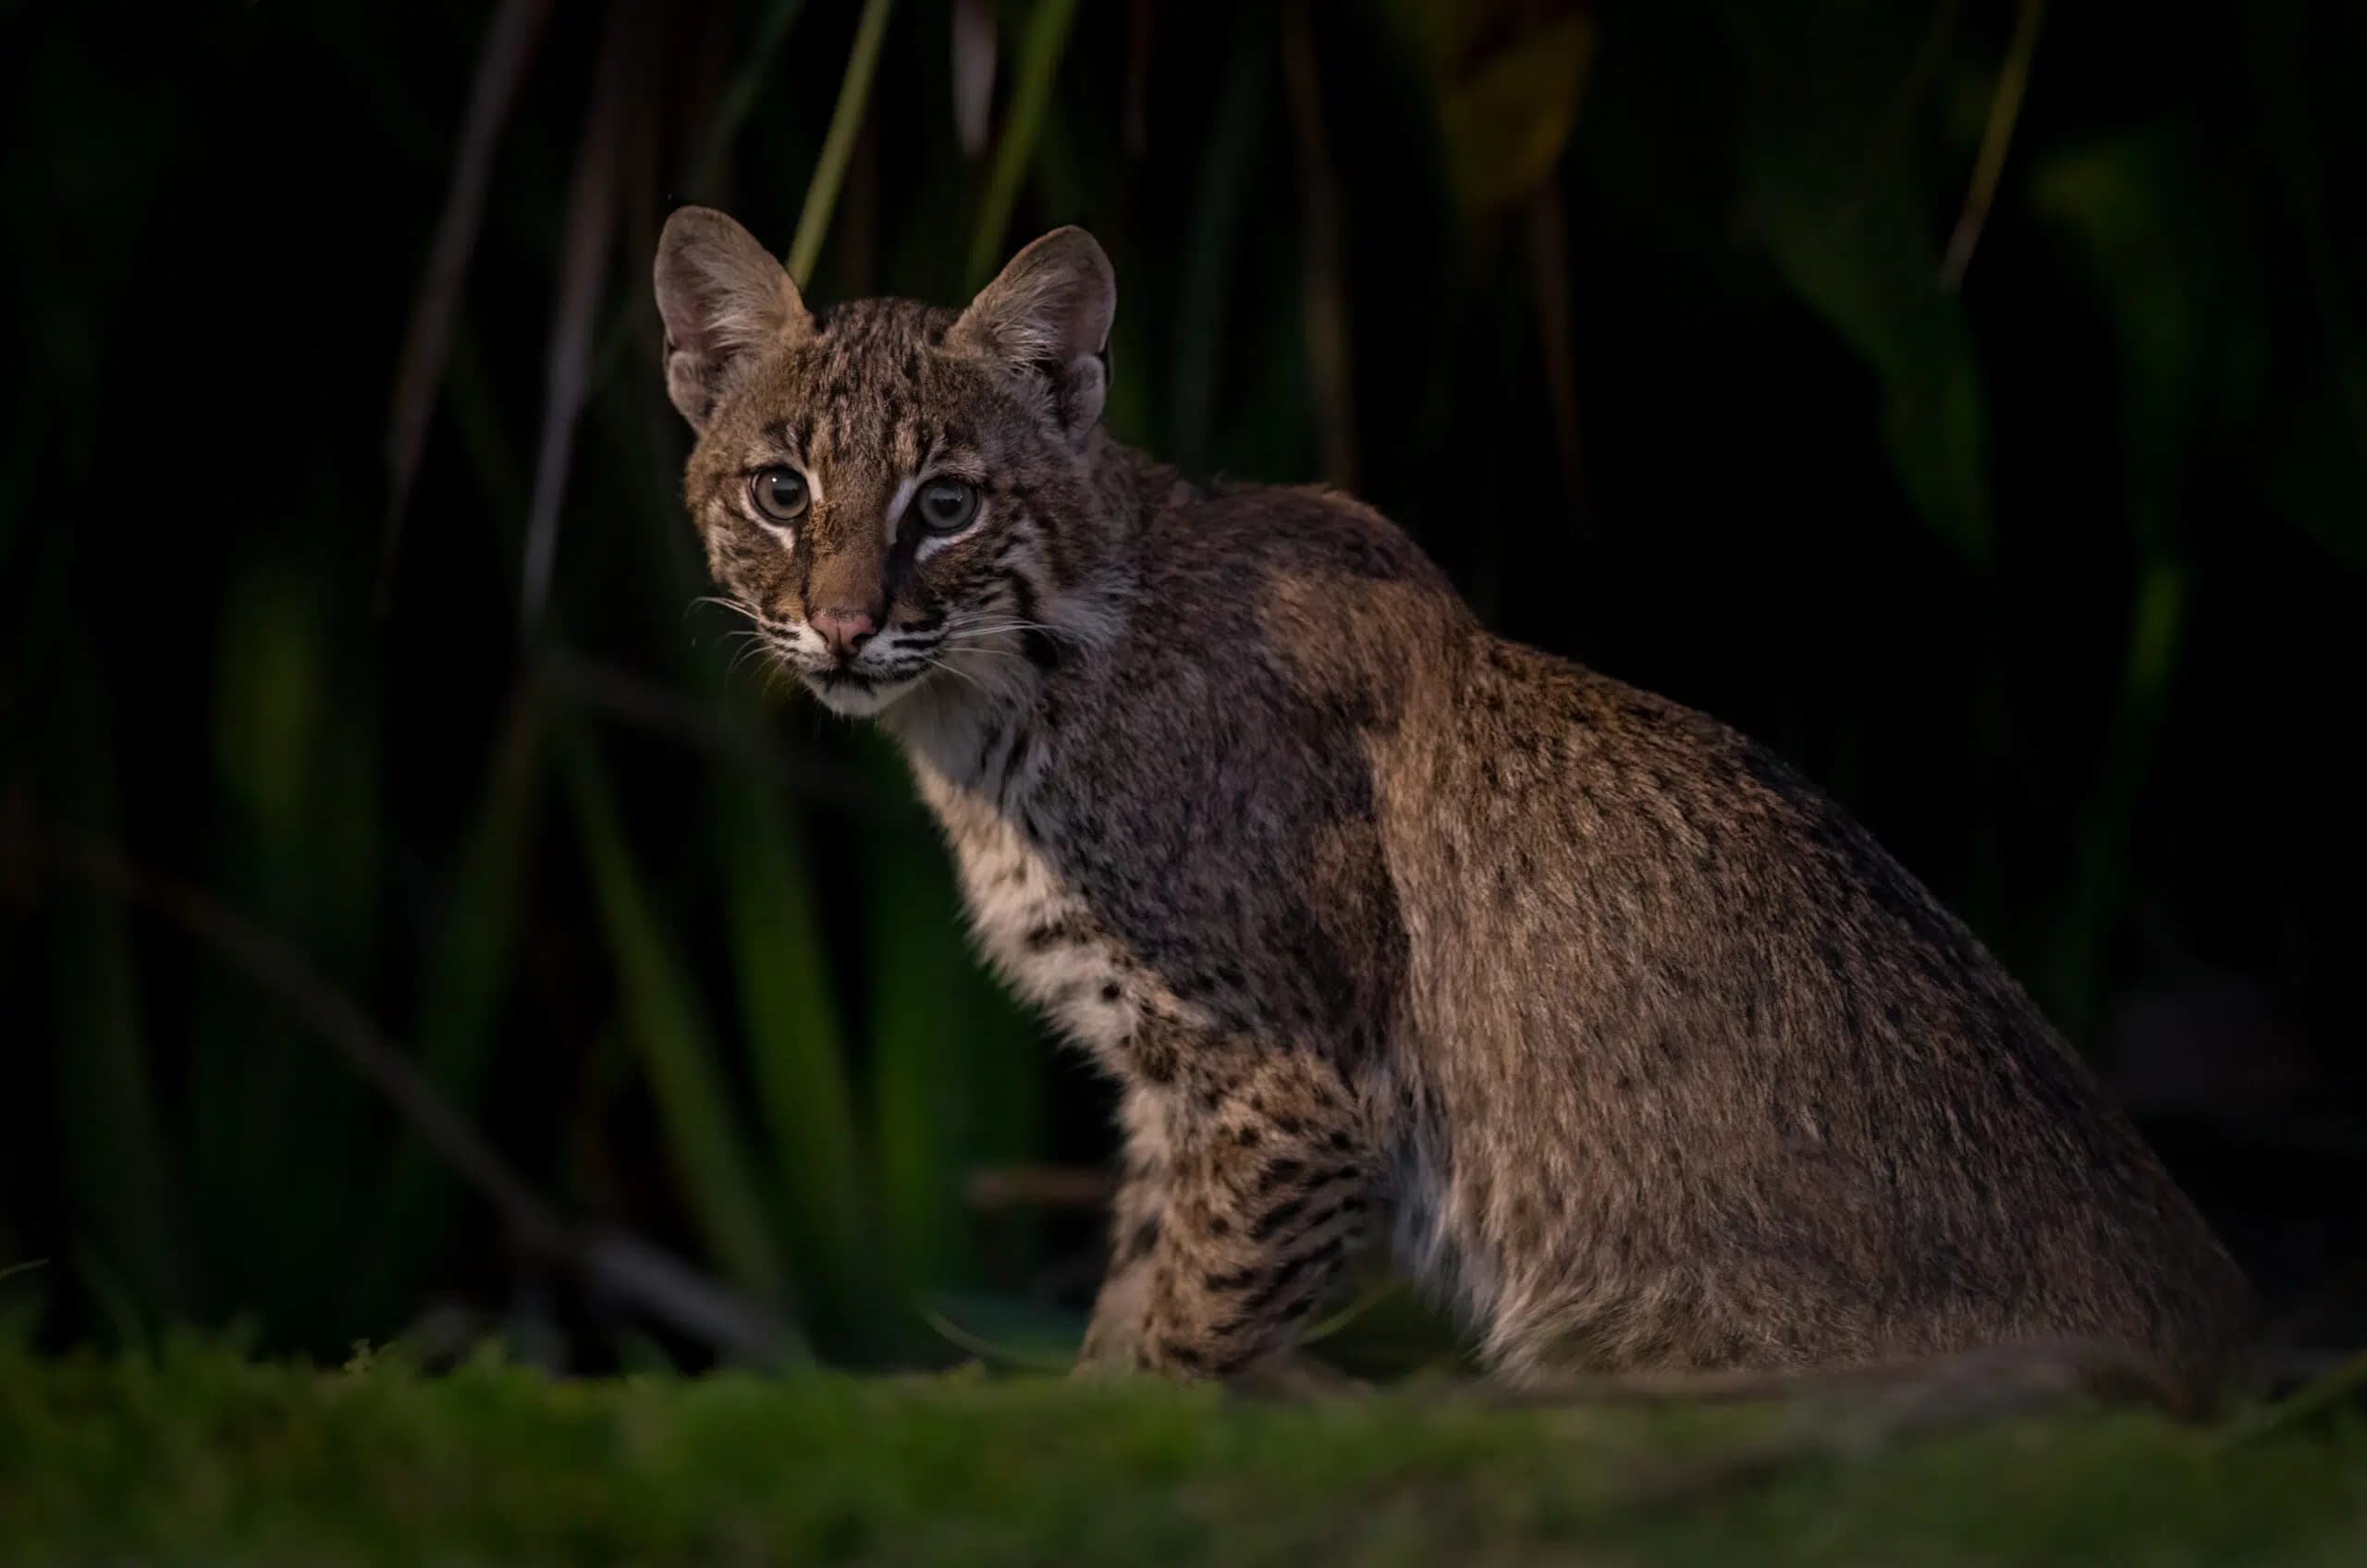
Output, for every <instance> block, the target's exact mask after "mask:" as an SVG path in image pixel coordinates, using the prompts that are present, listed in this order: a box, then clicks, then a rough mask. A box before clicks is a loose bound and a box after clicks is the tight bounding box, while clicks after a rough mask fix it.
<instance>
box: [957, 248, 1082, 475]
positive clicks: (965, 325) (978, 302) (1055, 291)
mask: <svg viewBox="0 0 2367 1568" xmlns="http://www.w3.org/2000/svg"><path fill="white" fill-rule="evenodd" d="M1117 309H1118V279H1117V277H1116V276H1115V275H1114V274H1113V273H1111V272H1110V258H1109V257H1108V256H1105V255H1103V254H1102V253H1101V247H1100V245H1099V244H1098V242H1097V241H1096V240H1095V239H1094V238H1093V236H1091V235H1090V234H1087V233H1085V230H1083V229H1081V228H1056V229H1054V230H1052V232H1051V233H1049V234H1048V235H1046V236H1044V238H1043V239H1038V240H1037V241H1036V242H1035V243H1034V244H1033V245H1030V246H1028V247H1027V249H1025V250H1024V251H1020V252H1019V254H1018V255H1016V256H1013V257H1012V259H1011V264H1010V265H1009V266H1007V267H1005V268H1003V269H1002V272H1001V274H1000V276H997V277H996V279H995V280H994V281H993V282H992V283H989V284H987V286H986V288H982V289H980V290H979V291H978V297H977V298H976V299H975V300H971V301H970V308H969V309H968V310H966V311H964V312H962V319H961V320H959V321H957V322H955V323H954V324H953V329H952V331H951V332H950V333H948V334H947V340H948V341H949V342H951V343H953V344H955V345H957V346H959V347H962V348H964V349H969V350H971V351H973V352H975V353H981V354H987V355H990V356H993V357H995V358H999V359H1001V360H1003V361H1007V362H1010V363H1012V364H1018V365H1023V366H1028V367H1031V368H1033V369H1035V370H1037V371H1040V372H1042V373H1043V374H1045V375H1046V376H1047V377H1049V380H1050V381H1051V384H1052V410H1053V413H1054V415H1055V417H1057V418H1058V419H1059V420H1060V422H1061V428H1062V429H1063V430H1065V431H1067V432H1068V433H1069V434H1070V435H1084V434H1085V432H1086V431H1088V430H1090V429H1092V428H1093V424H1094V422H1095V421H1096V420H1098V419H1099V418H1100V417H1101V400H1102V398H1103V397H1104V396H1105V395H1106V394H1107V393H1108V391H1109V383H1110V371H1109V365H1108V362H1107V361H1106V360H1105V358H1104V355H1105V354H1106V353H1107V351H1108V349H1109V347H1110V317H1111V316H1112V315H1114V314H1115V313H1116V312H1117Z"/></svg>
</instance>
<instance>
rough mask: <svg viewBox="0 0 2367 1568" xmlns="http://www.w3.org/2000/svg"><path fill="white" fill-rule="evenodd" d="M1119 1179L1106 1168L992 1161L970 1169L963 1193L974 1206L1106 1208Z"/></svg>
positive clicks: (1003, 1207)
mask: <svg viewBox="0 0 2367 1568" xmlns="http://www.w3.org/2000/svg"><path fill="white" fill-rule="evenodd" d="M1117 1191H1118V1183H1117V1181H1116V1180H1115V1178H1113V1177H1112V1176H1110V1173H1109V1172H1108V1171H1106V1170H1090V1169H1086V1168H1083V1167H1078V1166H1066V1165H989V1166H985V1167H982V1168H980V1169H979V1170H973V1171H971V1172H970V1178H969V1180H968V1181H967V1182H965V1183H963V1190H962V1195H963V1200H964V1201H965V1202H967V1203H968V1204H969V1206H970V1207H972V1208H977V1209H987V1210H995V1209H1005V1208H1083V1209H1092V1208H1105V1207H1108V1206H1109V1203H1110V1198H1112V1197H1113V1196H1115V1195H1116V1194H1117Z"/></svg>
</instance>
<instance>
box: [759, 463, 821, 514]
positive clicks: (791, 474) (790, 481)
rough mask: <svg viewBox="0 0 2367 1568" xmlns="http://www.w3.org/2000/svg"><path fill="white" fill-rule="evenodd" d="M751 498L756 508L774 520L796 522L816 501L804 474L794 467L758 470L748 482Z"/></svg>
mask: <svg viewBox="0 0 2367 1568" xmlns="http://www.w3.org/2000/svg"><path fill="white" fill-rule="evenodd" d="M748 498H749V499H750V500H752V501H754V502H755V503H756V510H757V511H759V512H761V513H763V514H764V515H765V516H767V517H768V518H770V519H772V520H773V521H775V522H795V521H797V520H798V519H799V518H802V517H803V516H804V515H805V508H807V507H808V506H809V505H811V504H812V502H813V496H812V495H811V494H810V493H809V492H808V491H807V490H806V488H805V476H804V475H803V474H802V473H800V472H797V471H796V470H795V469H793V468H768V469H765V470H762V471H761V472H758V473H757V475H756V477H755V478H754V480H753V481H751V482H750V483H749V485H748Z"/></svg>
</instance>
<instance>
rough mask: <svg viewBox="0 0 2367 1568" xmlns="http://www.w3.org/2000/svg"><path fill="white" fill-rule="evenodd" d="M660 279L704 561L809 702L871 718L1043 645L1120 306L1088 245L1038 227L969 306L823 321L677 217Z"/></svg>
mask: <svg viewBox="0 0 2367 1568" xmlns="http://www.w3.org/2000/svg"><path fill="white" fill-rule="evenodd" d="M657 285H658V300H659V306H660V310H661V312H663V313H664V315H665V318H666V325H667V337H668V366H667V368H668V389H669V391H670V392H671V393H672V394H673V398H674V401H675V404H676V406H677V407H678V408H680V409H681V410H682V412H683V413H684V415H685V416H686V417H688V418H689V419H690V421H691V423H693V426H695V427H696V428H697V429H698V432H699V439H698V445H697V447H696V449H695V450H694V451H693V453H692V457H691V462H690V467H689V471H688V475H687V479H686V484H685V496H686V499H687V501H688V503H689V506H690V509H691V513H692V516H693V519H694V520H695V521H696V522H697V523H698V526H699V529H700V532H701V533H702V535H703V537H704V538H705V544H706V552H707V560H708V563H709V565H710V567H711V568H712V570H714V573H715V577H716V581H717V583H718V584H719V585H720V586H721V587H722V588H723V590H724V592H725V594H726V595H727V596H728V599H729V601H730V603H731V604H732V605H733V606H735V607H736V608H738V609H739V610H740V611H741V612H742V614H744V615H746V616H747V617H748V619H749V620H750V621H751V622H752V623H753V625H754V631H755V634H756V635H757V636H758V637H759V638H761V639H762V640H763V642H764V643H765V644H766V646H767V648H769V649H770V650H771V652H772V653H773V654H774V655H776V656H778V657H779V659H780V660H781V661H782V662H783V663H784V664H786V665H787V666H788V667H789V668H792V669H794V670H795V671H796V672H797V674H798V675H799V677H800V678H801V679H802V680H803V681H804V683H805V685H806V686H807V687H808V688H809V689H811V690H812V691H813V692H815V694H816V695H817V696H819V697H820V698H821V699H822V701H823V702H824V703H825V704H828V706H830V707H832V708H834V709H836V710H837V711H839V712H840V713H843V714H849V715H856V716H861V715H869V714H876V713H878V712H880V711H882V710H883V709H885V708H887V707H889V705H890V704H894V703H895V702H897V701H898V700H899V699H901V698H902V697H903V696H905V695H906V694H908V693H910V692H913V691H914V690H915V689H916V688H918V687H920V686H921V685H922V684H924V683H925V682H928V681H933V680H937V681H950V682H954V683H957V684H958V683H962V682H968V683H969V684H970V685H973V686H975V687H978V688H981V689H983V690H985V691H988V692H991V691H993V690H996V689H998V688H999V687H1002V686H1006V685H1008V684H1010V682H1011V681H1012V677H1013V675H1014V674H1015V673H1016V672H1017V671H1019V670H1021V669H1024V668H1025V661H1027V660H1029V659H1036V660H1042V659H1045V658H1048V657H1049V656H1050V650H1051V647H1052V643H1051V642H1050V641H1049V640H1050V639H1053V638H1056V637H1058V636H1059V635H1060V634H1061V631H1062V627H1061V607H1062V606H1061V600H1062V595H1063V594H1064V591H1066V590H1068V589H1069V588H1071V587H1073V585H1074V584H1075V582H1077V580H1078V577H1079V575H1080V572H1081V570H1082V569H1083V567H1084V565H1085V559H1086V550H1087V547H1088V545H1089V541H1090V537H1091V534H1092V533H1093V532H1094V527H1095V524H1096V523H1097V522H1098V521H1099V517H1098V501H1097V499H1096V497H1095V496H1094V495H1093V492H1092V489H1091V486H1090V485H1089V484H1088V482H1087V478H1086V474H1087V470H1086V468H1085V464H1084V462H1083V461H1082V460H1081V455H1080V447H1081V446H1082V444H1083V443H1084V441H1085V439H1086V438H1087V437H1088V436H1089V435H1091V432H1092V427H1093V424H1094V422H1095V420H1096V419H1097V418H1098V414H1099V411H1100V402H1101V389H1102V385H1103V377H1102V369H1101V364H1100V361H1099V360H1098V353H1099V351H1100V349H1101V347H1102V344H1103V343H1104V342H1105V341H1106V337H1107V332H1108V324H1109V308H1110V301H1111V300H1112V299H1113V297H1114V296H1113V291H1112V289H1111V287H1110V282H1109V264H1108V263H1107V262H1106V261H1104V260H1103V259H1102V258H1101V252H1100V249H1099V247H1098V246H1096V245H1094V243H1093V242H1092V240H1091V239H1088V238H1087V237H1085V235H1084V234H1083V233H1081V232H1080V231H1077V230H1073V229H1071V230H1062V231H1061V232H1059V233H1057V234H1054V235H1051V236H1048V237H1047V238H1046V239H1043V240H1039V241H1037V243H1036V245H1034V246H1031V247H1029V248H1028V250H1027V251H1024V252H1023V253H1022V255H1021V256H1020V257H1019V258H1018V260H1016V261H1014V262H1013V263H1012V265H1011V267H1010V268H1008V269H1006V270H1005V272H1004V274H1003V276H1001V277H1000V278H998V279H997V280H996V281H995V283H993V284H991V285H989V286H988V287H987V289H986V291H985V292H984V293H982V294H980V295H979V297H978V300H976V301H975V302H974V303H973V304H972V306H971V307H970V309H969V310H967V311H966V312H952V311H941V310H932V309H930V308H928V307H926V306H924V305H919V304H915V303H914V302H912V301H909V300H863V301H858V302H855V303H852V304H848V305H842V306H840V307H838V308H837V309H835V310H832V311H830V312H827V313H826V314H824V315H823V317H822V318H821V319H820V320H819V321H818V322H817V321H816V320H815V319H814V318H813V317H811V316H810V315H808V314H807V313H806V312H805V309H804V306H803V302H802V301H801V300H798V298H797V294H796V290H795V288H794V286H793V285H791V282H790V280H789V278H788V276H787V275H786V274H785V273H783V272H782V271H781V269H780V268H779V264H778V263H775V262H774V261H773V260H772V258H771V257H770V255H768V254H767V253H766V252H765V251H762V250H761V249H760V248H758V247H757V246H756V244H755V241H754V240H753V239H750V238H749V237H748V236H747V234H746V232H745V231H744V230H742V229H741V228H740V227H739V226H738V225H736V224H732V223H731V221H730V219H728V218H725V217H723V216H722V215H721V214H716V213H710V212H706V211H705V210H704V209H698V208H686V209H684V210H683V211H682V212H681V213H678V214H675V216H674V218H673V219H672V220H671V221H670V222H669V223H668V226H667V232H666V238H665V239H664V241H663V242H661V245H660V248H659V254H658V263H657ZM1080 346H1082V347H1080Z"/></svg>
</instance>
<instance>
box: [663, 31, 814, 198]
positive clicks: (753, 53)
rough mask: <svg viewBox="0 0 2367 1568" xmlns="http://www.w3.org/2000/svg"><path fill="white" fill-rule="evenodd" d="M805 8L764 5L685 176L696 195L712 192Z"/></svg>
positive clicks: (688, 188) (685, 187) (685, 188)
mask: <svg viewBox="0 0 2367 1568" xmlns="http://www.w3.org/2000/svg"><path fill="white" fill-rule="evenodd" d="M804 9H805V0H771V3H770V4H769V5H767V6H766V7H765V15H764V19H763V20H762V21H760V22H758V23H757V24H756V36H755V37H754V39H752V40H750V41H749V43H748V47H747V48H746V49H745V50H744V51H742V55H741V64H740V72H739V74H738V75H737V76H734V77H733V78H732V79H731V82H730V86H728V87H726V88H725V89H724V90H723V93H722V96H721V97H719V98H718V99H717V101H716V105H715V113H714V116H713V117H712V118H710V119H709V120H708V121H707V127H706V134H705V137H704V138H702V139H701V141H700V142H699V151H698V156H696V157H695V158H693V159H692V160H691V172H690V173H689V174H688V175H687V176H685V177H684V179H683V182H682V188H683V190H686V191H688V192H689V193H690V194H691V195H692V196H693V197H701V198H703V197H705V196H707V195H710V194H712V193H713V190H714V187H715V178H716V173H717V170H719V169H721V168H722V167H723V159H724V155H725V154H726V153H730V151H731V142H732V140H733V138H735V137H737V136H738V135H739V134H740V128H741V126H742V125H743V124H745V123H746V122H747V119H748V113H749V111H750V110H752V109H754V107H755V106H756V100H757V99H758V98H760V97H762V96H763V95H764V90H765V84H766V83H767V82H768V81H769V80H772V70H773V61H774V58H775V57H776V56H778V55H779V54H780V48H781V45H782V44H784V43H788V42H789V30H790V29H791V27H794V26H795V25H796V23H797V18H798V16H799V14H800V13H801V12H803V10H804Z"/></svg>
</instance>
